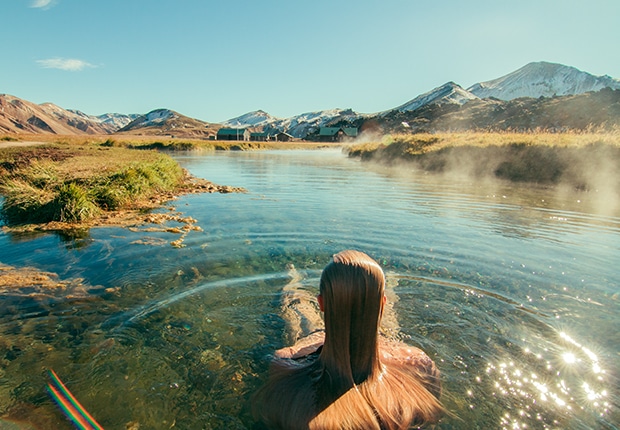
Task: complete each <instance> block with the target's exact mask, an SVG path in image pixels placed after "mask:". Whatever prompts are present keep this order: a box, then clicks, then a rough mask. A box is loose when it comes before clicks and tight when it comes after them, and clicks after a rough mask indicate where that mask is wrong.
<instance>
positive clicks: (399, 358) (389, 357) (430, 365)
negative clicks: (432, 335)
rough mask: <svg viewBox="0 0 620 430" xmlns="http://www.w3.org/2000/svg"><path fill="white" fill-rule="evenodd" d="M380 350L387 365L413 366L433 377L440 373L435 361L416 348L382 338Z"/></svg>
mask: <svg viewBox="0 0 620 430" xmlns="http://www.w3.org/2000/svg"><path fill="white" fill-rule="evenodd" d="M379 350H380V352H381V358H382V360H383V362H384V363H385V364H388V365H389V364H400V365H406V366H413V367H415V368H417V370H418V371H421V372H422V373H427V374H431V375H433V374H436V373H437V372H438V371H437V368H436V367H435V363H434V362H433V360H432V359H431V358H430V357H429V356H428V355H426V353H425V352H424V351H422V350H421V349H420V348H417V347H415V346H411V345H407V344H405V343H402V342H397V341H393V340H388V339H383V338H382V339H381V340H380V341H379Z"/></svg>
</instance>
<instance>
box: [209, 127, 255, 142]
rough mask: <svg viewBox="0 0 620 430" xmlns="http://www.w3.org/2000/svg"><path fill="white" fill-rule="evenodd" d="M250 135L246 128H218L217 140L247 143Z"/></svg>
mask: <svg viewBox="0 0 620 430" xmlns="http://www.w3.org/2000/svg"><path fill="white" fill-rule="evenodd" d="M251 134H252V133H250V130H248V129H247V128H220V129H219V130H218V131H217V140H244V141H249V140H250V137H251Z"/></svg>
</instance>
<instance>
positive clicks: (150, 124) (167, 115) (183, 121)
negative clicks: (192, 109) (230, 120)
mask: <svg viewBox="0 0 620 430" xmlns="http://www.w3.org/2000/svg"><path fill="white" fill-rule="evenodd" d="M218 128H219V127H214V126H213V125H212V124H209V123H207V122H204V121H200V120H197V119H194V118H190V117H187V116H185V115H181V114H180V113H178V112H175V111H172V110H169V109H155V110H153V111H151V112H149V113H147V114H145V115H140V116H138V117H137V118H136V119H134V120H133V121H131V122H130V123H129V124H127V125H126V126H124V127H122V128H120V129H118V130H117V131H116V133H121V134H134V135H135V134H139V135H153V136H159V135H167V136H179V137H194V138H208V137H209V136H214V135H215V134H216V133H217V129H218Z"/></svg>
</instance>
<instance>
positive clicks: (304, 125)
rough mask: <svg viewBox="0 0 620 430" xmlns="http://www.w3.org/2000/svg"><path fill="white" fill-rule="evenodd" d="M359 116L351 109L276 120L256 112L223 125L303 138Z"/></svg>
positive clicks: (311, 113) (263, 113)
mask: <svg viewBox="0 0 620 430" xmlns="http://www.w3.org/2000/svg"><path fill="white" fill-rule="evenodd" d="M360 116H361V114H358V113H356V112H354V111H353V110H351V109H329V110H322V111H316V112H306V113H302V114H300V115H295V116H292V117H290V118H277V117H274V116H271V115H269V114H268V113H267V112H265V111H262V110H258V111H252V112H248V113H246V114H244V115H241V116H238V117H236V118H233V119H230V120H228V121H226V122H224V123H223V125H224V126H225V127H239V128H244V127H262V128H263V129H264V130H265V131H268V132H275V131H285V132H286V133H289V134H290V135H292V136H294V137H299V138H303V137H306V136H307V135H309V134H312V133H314V132H315V131H317V130H318V129H319V128H320V127H325V126H327V125H328V124H329V123H331V122H333V121H345V122H353V121H355V120H357V119H358V118H360Z"/></svg>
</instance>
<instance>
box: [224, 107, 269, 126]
mask: <svg viewBox="0 0 620 430" xmlns="http://www.w3.org/2000/svg"><path fill="white" fill-rule="evenodd" d="M276 121H280V118H276V117H275V116H271V115H269V114H268V113H267V112H265V111H264V110H255V111H252V112H248V113H246V114H243V115H241V116H238V117H236V118H233V119H229V120H228V121H225V122H223V123H222V125H223V126H224V127H231V128H244V127H263V126H267V125H270V124H272V123H274V122H276Z"/></svg>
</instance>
